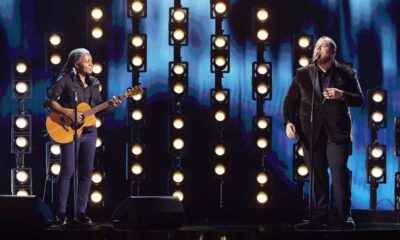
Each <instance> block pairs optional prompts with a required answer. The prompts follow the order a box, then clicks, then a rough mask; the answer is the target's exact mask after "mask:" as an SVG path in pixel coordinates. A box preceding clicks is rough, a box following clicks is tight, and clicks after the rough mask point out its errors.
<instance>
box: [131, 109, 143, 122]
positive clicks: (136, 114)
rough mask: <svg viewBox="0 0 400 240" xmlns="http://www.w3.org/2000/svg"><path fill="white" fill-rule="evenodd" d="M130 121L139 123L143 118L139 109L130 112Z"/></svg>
mask: <svg viewBox="0 0 400 240" xmlns="http://www.w3.org/2000/svg"><path fill="white" fill-rule="evenodd" d="M131 116H132V119H133V120H135V121H139V120H141V119H142V118H143V113H142V111H140V110H139V109H136V110H133V112H132V115H131Z"/></svg>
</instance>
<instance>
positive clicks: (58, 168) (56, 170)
mask: <svg viewBox="0 0 400 240" xmlns="http://www.w3.org/2000/svg"><path fill="white" fill-rule="evenodd" d="M50 171H51V173H52V174H53V175H56V176H58V174H60V171H61V165H60V164H59V163H54V164H52V165H51V167H50Z"/></svg>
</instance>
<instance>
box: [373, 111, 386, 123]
mask: <svg viewBox="0 0 400 240" xmlns="http://www.w3.org/2000/svg"><path fill="white" fill-rule="evenodd" d="M383 118H384V117H383V114H382V113H381V112H378V111H376V112H373V113H372V115H371V119H372V121H374V122H376V123H380V122H382V121H383Z"/></svg>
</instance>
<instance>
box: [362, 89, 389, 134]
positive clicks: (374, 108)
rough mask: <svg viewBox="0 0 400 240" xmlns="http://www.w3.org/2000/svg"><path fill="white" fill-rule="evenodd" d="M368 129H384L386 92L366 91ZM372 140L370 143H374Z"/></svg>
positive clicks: (378, 90) (377, 90)
mask: <svg viewBox="0 0 400 240" xmlns="http://www.w3.org/2000/svg"><path fill="white" fill-rule="evenodd" d="M367 95H368V106H367V107H368V127H369V128H373V129H379V128H386V122H387V116H386V112H387V91H386V90H381V89H368V91H367ZM374 140H375V139H372V140H371V141H374Z"/></svg>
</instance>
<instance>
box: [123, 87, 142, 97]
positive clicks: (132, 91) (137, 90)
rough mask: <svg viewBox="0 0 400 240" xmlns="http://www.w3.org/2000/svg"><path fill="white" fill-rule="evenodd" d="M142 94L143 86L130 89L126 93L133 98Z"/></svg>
mask: <svg viewBox="0 0 400 240" xmlns="http://www.w3.org/2000/svg"><path fill="white" fill-rule="evenodd" d="M142 93H143V89H142V87H141V86H134V87H132V88H129V89H128V91H126V96H127V97H133V96H135V95H139V94H142Z"/></svg>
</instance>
